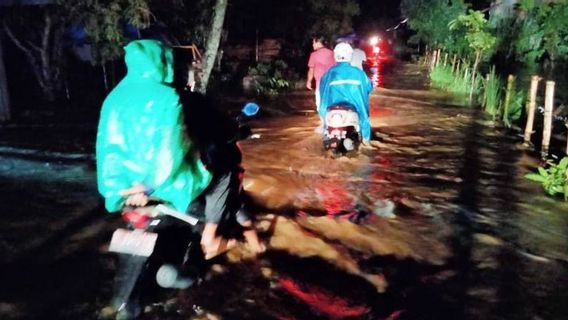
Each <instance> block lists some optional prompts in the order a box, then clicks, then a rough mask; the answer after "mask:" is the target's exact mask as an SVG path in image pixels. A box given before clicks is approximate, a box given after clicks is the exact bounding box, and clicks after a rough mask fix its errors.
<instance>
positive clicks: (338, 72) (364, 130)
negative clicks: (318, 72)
mask: <svg viewBox="0 0 568 320" xmlns="http://www.w3.org/2000/svg"><path fill="white" fill-rule="evenodd" d="M372 90H373V84H372V83H371V80H370V79H369V77H367V75H366V74H365V72H363V71H362V70H361V69H358V68H356V67H353V66H351V64H350V63H349V62H338V63H337V64H335V66H333V67H331V68H330V69H329V70H328V71H327V72H326V73H325V74H324V76H323V78H322V79H321V82H320V96H321V108H320V109H319V114H320V116H321V117H322V118H323V119H325V115H326V113H327V107H329V106H332V105H335V104H339V103H348V104H350V105H352V106H354V107H355V111H356V112H357V114H359V125H360V126H361V135H362V136H363V141H365V142H369V140H370V139H371V123H370V122H369V94H370V93H371V91H372Z"/></svg>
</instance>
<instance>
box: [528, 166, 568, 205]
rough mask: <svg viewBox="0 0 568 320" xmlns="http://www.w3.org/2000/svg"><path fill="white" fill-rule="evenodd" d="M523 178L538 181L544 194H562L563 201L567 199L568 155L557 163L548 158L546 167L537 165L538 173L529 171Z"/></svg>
mask: <svg viewBox="0 0 568 320" xmlns="http://www.w3.org/2000/svg"><path fill="white" fill-rule="evenodd" d="M525 178H527V179H529V180H531V181H536V182H540V183H541V184H542V187H543V188H544V191H545V192H546V194H548V195H550V196H555V195H557V194H563V195H564V201H568V157H564V159H562V160H560V162H559V163H558V164H556V163H554V162H553V161H550V160H549V161H547V166H546V168H545V167H539V168H538V173H529V174H527V175H525Z"/></svg>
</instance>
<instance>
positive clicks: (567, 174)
mask: <svg viewBox="0 0 568 320" xmlns="http://www.w3.org/2000/svg"><path fill="white" fill-rule="evenodd" d="M564 126H565V127H566V155H567V156H568V120H566V122H565V123H564ZM566 178H567V179H568V172H566Z"/></svg>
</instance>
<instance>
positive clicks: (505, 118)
mask: <svg viewBox="0 0 568 320" xmlns="http://www.w3.org/2000/svg"><path fill="white" fill-rule="evenodd" d="M513 83H515V76H514V75H512V74H510V75H509V76H508V77H507V92H505V102H504V103H503V121H504V122H505V123H506V124H507V123H509V104H510V103H511V94H512V93H513Z"/></svg>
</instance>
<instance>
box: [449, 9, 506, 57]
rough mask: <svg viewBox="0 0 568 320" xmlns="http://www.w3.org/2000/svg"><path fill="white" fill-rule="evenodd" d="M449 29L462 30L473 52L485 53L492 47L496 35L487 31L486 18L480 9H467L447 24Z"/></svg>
mask: <svg viewBox="0 0 568 320" xmlns="http://www.w3.org/2000/svg"><path fill="white" fill-rule="evenodd" d="M448 26H449V28H450V30H451V31H463V32H464V35H465V39H466V41H467V43H468V45H469V47H470V48H471V49H472V50H473V51H474V52H475V53H480V54H485V55H487V53H488V52H489V51H490V50H491V49H492V48H493V46H494V45H495V42H496V40H497V39H496V37H495V36H493V35H492V34H491V33H489V31H488V23H487V19H485V15H484V14H483V12H481V11H476V10H469V12H468V14H462V15H459V16H458V17H457V18H456V19H454V20H452V21H450V22H449V24H448Z"/></svg>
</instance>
